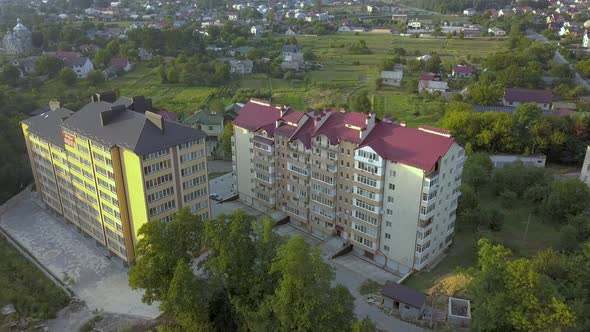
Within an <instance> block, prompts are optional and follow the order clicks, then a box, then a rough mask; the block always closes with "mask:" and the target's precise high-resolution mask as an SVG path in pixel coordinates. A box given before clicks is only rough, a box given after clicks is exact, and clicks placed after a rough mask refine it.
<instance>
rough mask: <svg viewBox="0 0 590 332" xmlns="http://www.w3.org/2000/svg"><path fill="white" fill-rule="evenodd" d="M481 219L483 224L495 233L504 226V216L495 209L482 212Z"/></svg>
mask: <svg viewBox="0 0 590 332" xmlns="http://www.w3.org/2000/svg"><path fill="white" fill-rule="evenodd" d="M480 218H481V222H482V224H483V225H486V226H488V227H489V228H490V229H491V230H492V231H494V232H497V231H499V230H501V229H502V225H503V224H504V215H503V214H502V213H501V212H500V211H498V210H495V209H485V210H482V211H481V213H480Z"/></svg>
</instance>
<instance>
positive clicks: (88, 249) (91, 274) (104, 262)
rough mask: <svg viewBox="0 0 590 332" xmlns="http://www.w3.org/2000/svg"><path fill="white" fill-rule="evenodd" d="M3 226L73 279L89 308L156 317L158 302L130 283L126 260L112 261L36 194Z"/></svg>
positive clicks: (13, 209) (8, 216)
mask: <svg viewBox="0 0 590 332" xmlns="http://www.w3.org/2000/svg"><path fill="white" fill-rule="evenodd" d="M0 224H1V225H2V228H3V229H4V230H5V231H6V232H7V233H9V234H10V235H11V236H12V238H14V239H15V240H16V241H18V242H19V243H20V244H21V245H22V246H24V247H25V248H26V249H27V250H28V251H29V252H30V253H31V255H33V256H35V258H37V260H39V261H40V262H41V264H42V265H44V266H45V267H46V268H47V269H49V270H50V271H51V272H52V273H53V274H54V275H56V276H58V277H59V278H64V279H69V278H70V277H71V278H72V279H73V281H74V283H73V284H72V285H70V288H71V289H72V290H73V291H74V293H75V294H76V295H77V296H78V297H79V298H80V299H81V300H83V301H84V302H85V303H86V305H87V307H88V309H89V310H91V311H92V310H99V311H100V310H104V311H106V312H112V313H116V314H125V315H133V316H141V317H144V318H156V317H158V316H159V314H160V311H159V310H158V304H154V305H151V306H149V305H147V304H145V303H143V302H141V292H139V291H133V290H131V288H130V287H129V285H128V278H127V269H126V268H124V267H123V265H122V261H119V260H117V259H113V260H109V259H107V258H106V257H105V255H104V253H103V252H101V249H100V247H97V246H96V245H95V243H94V241H93V240H90V239H87V238H84V237H83V236H82V235H81V234H78V233H77V232H76V231H75V228H74V227H73V226H71V225H66V224H65V223H64V222H63V221H61V220H59V219H57V218H56V217H53V216H52V215H50V214H49V213H48V212H47V211H45V210H44V209H42V208H41V207H39V206H38V205H37V204H36V203H35V201H34V200H33V199H31V198H27V199H23V200H22V201H20V202H18V203H16V204H15V205H14V206H12V207H11V208H9V209H8V210H7V211H6V212H5V213H4V214H3V215H2V217H0Z"/></svg>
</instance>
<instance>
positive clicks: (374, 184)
mask: <svg viewBox="0 0 590 332" xmlns="http://www.w3.org/2000/svg"><path fill="white" fill-rule="evenodd" d="M354 177H355V181H356V182H359V183H362V184H366V185H367V186H371V187H375V188H378V186H377V180H374V179H371V178H368V177H366V176H362V175H359V174H355V175H354Z"/></svg>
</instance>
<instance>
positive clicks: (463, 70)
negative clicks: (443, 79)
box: [451, 65, 475, 78]
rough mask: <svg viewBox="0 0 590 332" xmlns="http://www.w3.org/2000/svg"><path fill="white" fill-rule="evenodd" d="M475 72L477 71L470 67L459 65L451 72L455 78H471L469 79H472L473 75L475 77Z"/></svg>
mask: <svg viewBox="0 0 590 332" xmlns="http://www.w3.org/2000/svg"><path fill="white" fill-rule="evenodd" d="M474 72H475V69H473V68H472V67H470V66H463V65H457V66H453V70H452V72H451V75H452V76H453V77H454V78H469V77H471V75H473V73H474Z"/></svg>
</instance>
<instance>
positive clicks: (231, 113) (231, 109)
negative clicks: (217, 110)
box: [223, 103, 244, 122]
mask: <svg viewBox="0 0 590 332" xmlns="http://www.w3.org/2000/svg"><path fill="white" fill-rule="evenodd" d="M242 107H244V104H242V103H233V104H231V105H229V106H227V107H226V108H225V111H224V113H223V121H224V122H231V121H233V120H235V119H236V118H237V117H238V114H239V113H240V110H241V109H242Z"/></svg>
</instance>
